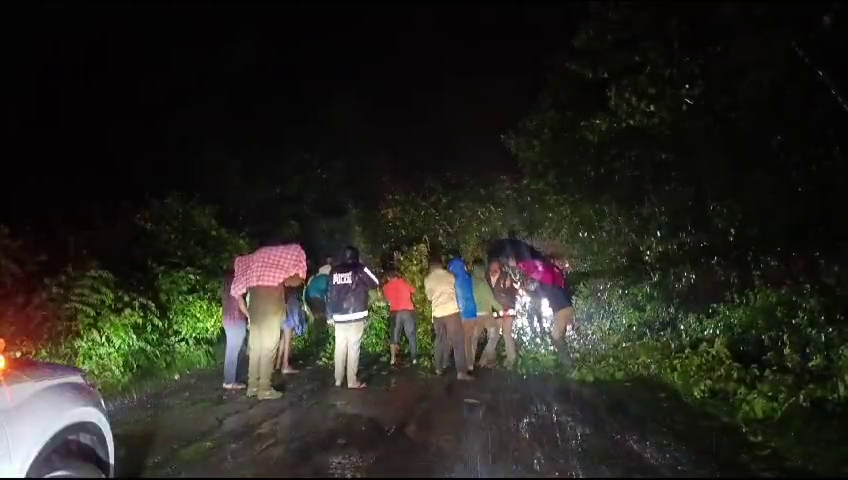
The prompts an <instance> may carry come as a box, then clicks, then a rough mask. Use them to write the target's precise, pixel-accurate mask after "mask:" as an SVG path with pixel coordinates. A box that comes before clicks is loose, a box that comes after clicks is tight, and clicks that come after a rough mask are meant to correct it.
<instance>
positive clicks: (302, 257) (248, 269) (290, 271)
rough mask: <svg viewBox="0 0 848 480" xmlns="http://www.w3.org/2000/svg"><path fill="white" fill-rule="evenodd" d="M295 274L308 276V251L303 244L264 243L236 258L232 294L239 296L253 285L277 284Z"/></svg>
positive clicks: (267, 285)
mask: <svg viewBox="0 0 848 480" xmlns="http://www.w3.org/2000/svg"><path fill="white" fill-rule="evenodd" d="M295 274H298V275H300V278H306V253H305V252H304V251H303V248H301V247H300V245H298V244H296V243H291V244H288V245H281V246H279V247H262V248H260V249H259V250H257V251H255V252H253V253H251V254H250V255H242V256H241V257H238V258H236V261H235V272H234V278H233V285H232V287H230V295H232V296H234V297H236V298H238V297H240V296H242V295H244V294H245V293H247V289H248V288H251V287H276V286H277V285H279V284H281V283H283V280H285V279H287V278H289V277H291V276H292V275H295Z"/></svg>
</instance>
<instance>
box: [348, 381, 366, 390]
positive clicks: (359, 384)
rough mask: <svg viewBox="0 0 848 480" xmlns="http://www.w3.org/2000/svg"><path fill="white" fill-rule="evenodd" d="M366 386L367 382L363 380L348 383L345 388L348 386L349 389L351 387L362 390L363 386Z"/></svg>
mask: <svg viewBox="0 0 848 480" xmlns="http://www.w3.org/2000/svg"><path fill="white" fill-rule="evenodd" d="M367 386H368V384H367V383H365V382H359V383H356V384H354V385H348V386H347V388H349V389H351V390H362V389H363V388H365V387H367Z"/></svg>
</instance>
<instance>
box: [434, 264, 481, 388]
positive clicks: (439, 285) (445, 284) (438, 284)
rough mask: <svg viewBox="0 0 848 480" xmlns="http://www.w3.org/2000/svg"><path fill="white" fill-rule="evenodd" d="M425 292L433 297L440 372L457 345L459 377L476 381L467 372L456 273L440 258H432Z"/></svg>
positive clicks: (455, 354)
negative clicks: (447, 268)
mask: <svg viewBox="0 0 848 480" xmlns="http://www.w3.org/2000/svg"><path fill="white" fill-rule="evenodd" d="M424 292H425V293H426V294H427V299H428V300H430V304H431V307H432V308H431V310H432V312H433V330H435V332H436V344H435V346H434V348H433V350H434V356H435V366H436V374H437V375H441V374H442V373H443V372H444V370H445V368H446V367H447V366H448V362H449V361H450V349H451V346H453V361H454V363H455V364H456V378H457V379H459V380H473V377H471V376H470V375H468V373H467V372H468V365H467V364H466V363H467V357H466V355H465V342H464V336H463V329H462V318H461V317H460V315H459V305H458V303H457V301H456V279H455V278H454V276H453V274H452V273H450V272H449V271H447V270H445V269H444V268H443V267H442V262H441V260H439V259H435V258H434V259H432V260H430V273H429V275H427V278H425V279H424Z"/></svg>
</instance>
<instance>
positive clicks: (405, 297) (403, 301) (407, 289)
mask: <svg viewBox="0 0 848 480" xmlns="http://www.w3.org/2000/svg"><path fill="white" fill-rule="evenodd" d="M413 293H415V287H413V286H412V285H410V284H409V283H408V282H407V281H406V280H404V279H402V278H399V277H398V278H393V279H391V280H389V281H388V282H386V284H385V285H383V296H384V297H386V300H388V301H389V311H392V312H399V311H401V310H414V309H415V307H413V306H412V294H413Z"/></svg>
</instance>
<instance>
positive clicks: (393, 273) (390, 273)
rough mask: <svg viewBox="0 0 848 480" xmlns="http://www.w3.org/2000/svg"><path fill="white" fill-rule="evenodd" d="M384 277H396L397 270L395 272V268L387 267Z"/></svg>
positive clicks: (390, 278)
mask: <svg viewBox="0 0 848 480" xmlns="http://www.w3.org/2000/svg"><path fill="white" fill-rule="evenodd" d="M386 278H388V279H389V280H392V279H395V278H398V272H397V270H395V269H394V268H390V269H388V270H387V271H386Z"/></svg>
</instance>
